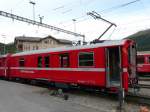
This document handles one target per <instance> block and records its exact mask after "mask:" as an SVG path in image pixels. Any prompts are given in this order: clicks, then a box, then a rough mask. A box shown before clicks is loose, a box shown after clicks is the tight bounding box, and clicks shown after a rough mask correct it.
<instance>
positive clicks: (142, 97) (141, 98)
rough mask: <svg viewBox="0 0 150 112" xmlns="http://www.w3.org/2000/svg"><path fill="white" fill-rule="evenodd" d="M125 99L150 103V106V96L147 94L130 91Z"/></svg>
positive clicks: (139, 102) (142, 103) (144, 103)
mask: <svg viewBox="0 0 150 112" xmlns="http://www.w3.org/2000/svg"><path fill="white" fill-rule="evenodd" d="M125 100H126V101H127V102H133V103H138V104H141V105H148V106H150V96H146V95H136V94H133V93H128V94H127V95H126V98H125Z"/></svg>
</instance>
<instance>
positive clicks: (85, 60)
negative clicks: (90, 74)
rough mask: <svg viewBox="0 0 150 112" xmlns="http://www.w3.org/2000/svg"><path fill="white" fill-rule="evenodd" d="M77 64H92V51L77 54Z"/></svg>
mask: <svg viewBox="0 0 150 112" xmlns="http://www.w3.org/2000/svg"><path fill="white" fill-rule="evenodd" d="M79 66H94V54H93V52H83V53H80V54H79Z"/></svg>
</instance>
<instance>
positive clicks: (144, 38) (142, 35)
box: [127, 29, 150, 51]
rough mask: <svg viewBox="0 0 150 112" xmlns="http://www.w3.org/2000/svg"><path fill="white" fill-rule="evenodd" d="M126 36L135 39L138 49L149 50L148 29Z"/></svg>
mask: <svg viewBox="0 0 150 112" xmlns="http://www.w3.org/2000/svg"><path fill="white" fill-rule="evenodd" d="M127 38H128V39H132V40H135V41H136V43H137V50H138V51H150V29H147V30H143V31H140V32H137V33H135V34H133V35H130V36H128V37H127Z"/></svg>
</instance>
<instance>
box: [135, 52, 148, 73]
mask: <svg viewBox="0 0 150 112" xmlns="http://www.w3.org/2000/svg"><path fill="white" fill-rule="evenodd" d="M137 63H138V65H137V69H138V74H139V76H150V51H143V52H138V56H137Z"/></svg>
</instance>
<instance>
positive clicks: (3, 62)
mask: <svg viewBox="0 0 150 112" xmlns="http://www.w3.org/2000/svg"><path fill="white" fill-rule="evenodd" d="M9 56H10V54H6V55H1V56H0V77H3V78H4V77H7V74H9V73H8V72H9V70H8V66H9Z"/></svg>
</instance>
